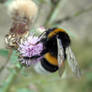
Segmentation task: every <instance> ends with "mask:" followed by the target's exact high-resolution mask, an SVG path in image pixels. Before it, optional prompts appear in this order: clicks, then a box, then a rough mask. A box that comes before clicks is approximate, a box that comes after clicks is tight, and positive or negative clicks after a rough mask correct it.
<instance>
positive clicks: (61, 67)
mask: <svg viewBox="0 0 92 92" xmlns="http://www.w3.org/2000/svg"><path fill="white" fill-rule="evenodd" d="M57 47H58V67H59V70H58V71H59V76H61V75H62V74H63V72H64V68H65V65H64V60H65V58H64V50H63V46H62V42H61V40H60V39H59V38H57Z"/></svg>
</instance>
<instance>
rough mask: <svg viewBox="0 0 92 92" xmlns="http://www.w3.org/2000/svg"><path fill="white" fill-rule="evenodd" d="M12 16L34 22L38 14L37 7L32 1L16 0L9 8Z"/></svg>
mask: <svg viewBox="0 0 92 92" xmlns="http://www.w3.org/2000/svg"><path fill="white" fill-rule="evenodd" d="M8 9H9V13H10V15H11V16H16V14H17V15H18V16H20V17H22V18H23V17H27V18H28V19H29V20H32V19H33V17H35V16H36V14H37V10H38V8H37V5H36V4H35V3H34V2H33V1H32V0H14V1H12V3H11V5H9V7H8Z"/></svg>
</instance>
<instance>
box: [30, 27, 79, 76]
mask: <svg viewBox="0 0 92 92" xmlns="http://www.w3.org/2000/svg"><path fill="white" fill-rule="evenodd" d="M39 37H41V40H40V41H39V42H42V43H43V46H44V48H43V51H42V52H41V54H40V56H33V57H31V59H33V58H38V57H41V56H43V58H42V59H41V60H40V62H38V63H36V64H35V65H34V69H35V70H36V71H37V72H38V73H44V74H47V73H54V72H56V71H58V72H59V75H60V76H61V75H62V74H63V71H64V67H65V60H66V59H67V62H68V63H69V66H70V67H71V69H72V71H73V72H74V73H75V74H76V76H78V77H79V76H80V69H79V65H78V63H77V60H76V58H75V56H74V54H73V52H72V50H71V48H70V44H71V40H70V37H69V35H68V34H67V33H66V31H65V30H64V29H61V28H51V29H48V30H46V31H45V32H43V33H42V34H41V35H40V36H39ZM39 42H37V43H36V44H38V43H39Z"/></svg>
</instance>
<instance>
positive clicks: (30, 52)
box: [18, 35, 43, 66]
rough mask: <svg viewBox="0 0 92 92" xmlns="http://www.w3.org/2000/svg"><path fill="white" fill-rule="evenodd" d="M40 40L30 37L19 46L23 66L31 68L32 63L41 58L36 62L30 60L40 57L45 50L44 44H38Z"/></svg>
mask: <svg viewBox="0 0 92 92" xmlns="http://www.w3.org/2000/svg"><path fill="white" fill-rule="evenodd" d="M39 40H40V38H38V37H35V36H32V35H29V36H28V37H27V39H26V40H25V41H24V42H22V43H21V44H19V48H18V51H19V53H20V55H21V56H22V58H21V57H20V59H19V60H20V62H21V63H22V64H25V65H27V66H30V65H31V64H32V63H34V62H37V61H39V59H40V58H41V57H40V58H37V59H35V60H30V59H29V58H30V57H32V56H35V55H40V53H41V51H42V50H43V44H42V43H38V44H36V43H37V42H38V41H39ZM25 57H29V58H25Z"/></svg>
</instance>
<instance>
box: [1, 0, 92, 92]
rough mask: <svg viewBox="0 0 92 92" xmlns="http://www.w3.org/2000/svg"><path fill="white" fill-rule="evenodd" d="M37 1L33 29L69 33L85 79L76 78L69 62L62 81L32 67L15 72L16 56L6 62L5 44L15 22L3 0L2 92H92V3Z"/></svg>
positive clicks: (55, 75)
mask: <svg viewBox="0 0 92 92" xmlns="http://www.w3.org/2000/svg"><path fill="white" fill-rule="evenodd" d="M6 1H7V0H6ZM34 1H35V2H36V3H37V5H38V6H39V12H38V17H37V20H36V22H35V24H34V27H39V26H41V25H45V26H46V27H52V26H58V27H60V28H64V29H65V30H66V31H67V32H68V33H69V35H70V37H71V40H72V44H71V47H72V49H73V51H74V53H75V55H76V58H77V60H78V63H79V65H80V68H81V71H82V76H81V78H80V79H76V77H75V76H73V74H72V71H71V69H70V68H69V66H68V64H67V63H66V69H65V72H64V74H63V76H62V78H60V77H59V76H58V73H54V74H51V75H39V74H36V73H35V72H34V70H33V69H32V68H22V69H21V70H16V68H15V66H16V67H18V68H19V69H20V66H19V64H18V62H17V54H16V52H15V51H14V52H13V54H12V56H11V58H10V60H9V61H7V58H8V53H9V51H8V50H7V49H5V43H4V36H5V34H7V32H8V31H9V28H10V27H11V23H12V22H11V19H10V16H9V15H8V11H7V7H6V5H7V3H2V0H0V39H1V41H0V92H92V61H91V60H92V31H91V30H92V0H34Z"/></svg>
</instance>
